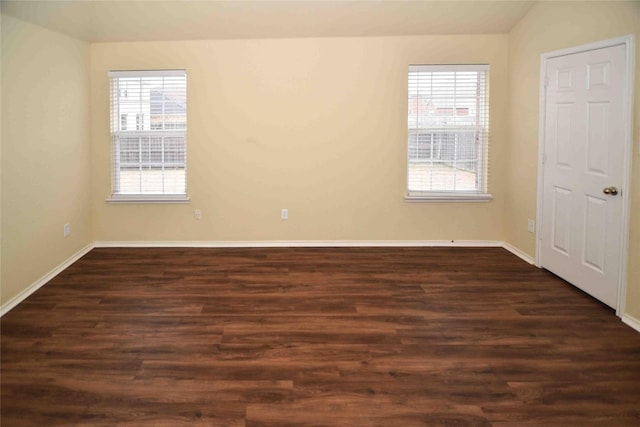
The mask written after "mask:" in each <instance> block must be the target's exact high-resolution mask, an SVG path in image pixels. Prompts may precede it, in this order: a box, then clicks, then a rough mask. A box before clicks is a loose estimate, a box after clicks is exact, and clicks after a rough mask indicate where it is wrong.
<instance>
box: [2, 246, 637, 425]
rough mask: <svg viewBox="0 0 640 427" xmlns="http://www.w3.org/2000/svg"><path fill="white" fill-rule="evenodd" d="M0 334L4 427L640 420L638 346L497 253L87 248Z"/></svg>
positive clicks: (567, 293) (535, 272)
mask: <svg viewBox="0 0 640 427" xmlns="http://www.w3.org/2000/svg"><path fill="white" fill-rule="evenodd" d="M0 328H1V339H2V341H1V343H0V346H1V357H2V359H1V369H2V372H1V377H0V382H1V398H2V400H1V402H0V406H1V408H0V409H1V413H0V415H1V419H0V423H1V425H2V426H183V425H184V426H186V425H190V426H191V425H193V426H198V425H202V426H205V425H206V426H236V427H240V426H252V427H258V426H402V427H412V426H425V425H427V426H491V425H494V426H512V425H517V426H541V425H544V426H637V425H640V334H638V333H637V332H635V331H633V330H632V329H631V328H629V327H627V326H626V325H624V324H623V323H622V322H620V320H619V319H618V318H616V317H615V314H614V313H613V312H612V310H610V309H609V308H607V307H605V306H604V305H602V304H600V303H598V302H597V301H595V300H593V299H592V298H590V297H589V296H587V295H585V294H584V293H582V292H581V291H579V290H577V289H576V288H574V287H572V286H570V285H569V284H567V283H565V282H564V281H562V280H560V279H558V278H557V277H555V276H554V275H552V274H550V273H548V272H546V271H544V270H539V269H537V268H535V267H533V266H531V265H528V264H526V263H524V262H522V261H521V260H520V259H518V258H516V257H515V256H513V255H511V254H510V253H508V252H506V251H505V250H503V249H500V248H253V249H247V248H235V249H205V248H198V249H189V248H153V249H152V248H103V249H94V250H92V251H91V252H89V253H88V254H87V255H85V256H84V257H83V258H82V259H80V260H79V261H78V262H76V263H74V264H73V265H72V266H70V267H69V268H68V269H67V270H65V271H64V272H62V273H61V274H60V275H58V276H57V277H55V278H54V279H52V280H51V281H50V282H49V283H48V284H47V285H46V286H44V287H43V288H41V289H40V290H38V291H37V292H36V293H34V294H33V295H32V296H30V297H29V298H28V299H27V300H26V301H24V302H23V303H21V304H20V305H19V306H18V307H16V308H15V309H13V310H12V311H10V312H9V313H7V314H6V315H5V316H4V317H3V318H2V319H1V320H0Z"/></svg>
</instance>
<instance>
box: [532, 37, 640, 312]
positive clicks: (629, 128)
mask: <svg viewBox="0 0 640 427" xmlns="http://www.w3.org/2000/svg"><path fill="white" fill-rule="evenodd" d="M619 45H624V46H625V55H626V57H625V70H624V71H625V76H624V88H623V94H624V95H623V96H624V98H623V100H622V103H623V104H622V110H623V118H622V120H623V126H624V141H623V144H624V145H623V150H624V153H623V157H624V164H623V171H622V181H623V182H622V189H623V190H622V191H621V193H620V197H621V198H622V224H621V228H622V230H621V233H620V235H621V240H620V265H619V266H618V270H619V278H618V300H617V302H616V315H617V316H618V317H621V316H622V314H623V310H624V303H625V299H626V284H627V258H628V256H629V221H630V218H631V216H630V213H631V206H630V201H631V199H630V191H629V189H630V184H631V160H632V156H633V80H634V65H635V64H634V61H635V56H634V54H635V38H634V36H633V34H629V35H626V36H622V37H616V38H612V39H607V40H601V41H597V42H593V43H587V44H583V45H580V46H574V47H570V48H567V49H560V50H554V51H552V52H546V53H543V54H542V55H540V108H539V118H538V192H537V193H538V195H537V211H536V218H537V224H536V259H535V263H536V266H538V267H540V268H541V267H542V257H541V251H542V245H541V239H542V228H543V226H544V224H543V216H542V215H543V203H544V164H543V162H544V153H545V117H546V104H547V99H546V91H545V86H546V70H547V62H548V61H549V60H550V59H552V58H557V57H560V56H566V55H572V54H575V53H582V52H588V51H591V50H596V49H602V48H608V47H613V46H619ZM638 149H639V150H640V147H638Z"/></svg>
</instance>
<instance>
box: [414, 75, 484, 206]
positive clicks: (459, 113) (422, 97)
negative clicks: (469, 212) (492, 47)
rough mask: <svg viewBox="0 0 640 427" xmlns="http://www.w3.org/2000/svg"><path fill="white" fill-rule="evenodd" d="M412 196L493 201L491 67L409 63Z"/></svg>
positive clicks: (431, 198) (430, 198)
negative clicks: (490, 173)
mask: <svg viewBox="0 0 640 427" xmlns="http://www.w3.org/2000/svg"><path fill="white" fill-rule="evenodd" d="M408 93H409V109H408V135H409V140H408V144H407V145H408V162H407V165H408V166H407V189H408V191H407V199H408V200H422V199H424V200H489V199H491V195H490V194H488V187H487V184H488V142H489V66H488V65H410V66H409V91H408Z"/></svg>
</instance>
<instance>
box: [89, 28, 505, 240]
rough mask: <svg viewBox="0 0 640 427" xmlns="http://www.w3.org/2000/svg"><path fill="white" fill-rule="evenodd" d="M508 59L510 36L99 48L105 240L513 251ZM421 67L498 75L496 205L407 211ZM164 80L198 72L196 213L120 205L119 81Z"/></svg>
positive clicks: (101, 233)
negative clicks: (115, 141)
mask: <svg viewBox="0 0 640 427" xmlns="http://www.w3.org/2000/svg"><path fill="white" fill-rule="evenodd" d="M507 48H508V44H507V36H506V35H484V36H426V37H383V38H334V39H331V38H327V39H287V40H235V41H191V42H145V43H106V44H94V45H92V46H91V52H92V55H91V81H92V85H91V89H92V122H91V123H92V144H93V149H92V153H93V161H92V172H93V202H94V204H93V206H94V236H95V239H96V240H97V241H123V240H124V241H139V240H142V241H163V240H165V241H258V240H424V239H472V240H477V239H488V240H502V239H503V212H504V209H503V208H504V183H505V181H506V180H505V175H504V160H505V157H504V152H505V150H506V145H507V141H506V131H507V126H506V121H505V120H504V117H505V115H506V113H507ZM412 63H444V64H456V63H489V64H491V102H492V103H491V130H492V145H491V160H492V162H493V164H492V168H491V173H492V176H491V181H490V185H491V187H492V190H491V191H492V193H493V195H494V196H495V200H494V201H492V202H489V203H405V202H404V201H403V195H404V192H405V182H406V146H407V142H406V139H407V131H406V123H407V121H406V115H407V87H406V86H407V66H408V64H412ZM154 68H186V69H187V73H188V115H189V116H188V117H189V118H188V120H189V122H188V167H189V171H188V186H189V190H188V192H189V196H190V198H191V203H189V204H186V205H113V204H108V203H106V202H105V199H106V198H107V197H109V195H110V138H109V122H108V120H109V110H108V108H109V107H108V105H109V99H108V87H109V83H108V79H107V72H108V71H109V70H118V69H154ZM281 208H288V209H289V216H290V219H289V220H288V221H282V220H281V219H280V209H281ZM194 209H201V210H202V220H200V221H196V220H195V219H194V213H193V212H194Z"/></svg>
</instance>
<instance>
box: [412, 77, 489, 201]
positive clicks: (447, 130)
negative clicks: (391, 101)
mask: <svg viewBox="0 0 640 427" xmlns="http://www.w3.org/2000/svg"><path fill="white" fill-rule="evenodd" d="M465 71H474V72H481V73H483V75H482V78H483V79H484V82H483V86H484V89H485V91H484V94H482V96H480V95H479V96H478V98H477V99H478V101H477V102H478V104H477V105H476V109H478V111H479V109H480V108H482V109H483V110H482V115H481V119H482V120H479V121H481V123H476V124H475V125H474V126H473V127H464V126H460V125H458V126H455V125H454V126H446V125H444V126H442V125H441V126H439V127H426V128H420V127H419V126H418V124H419V123H418V120H416V126H415V127H411V126H410V119H411V111H410V107H408V108H407V138H406V141H407V151H406V154H407V157H406V167H407V171H406V172H407V173H406V188H405V191H406V192H405V197H404V199H405V201H407V202H488V201H490V200H492V199H493V196H492V195H491V194H490V192H489V186H488V184H489V141H490V132H489V110H490V88H489V86H490V84H489V83H490V76H491V74H490V66H489V65H487V64H463V65H460V64H456V65H444V64H438V65H427V64H421V65H413V64H412V65H409V69H408V73H407V101H408V104H410V103H411V99H412V98H411V95H412V91H411V88H410V81H409V79H410V76H411V73H416V72H418V73H419V72H425V73H437V72H448V73H452V72H465ZM416 99H417V103H419V102H420V101H419V100H420V98H416ZM416 108H418V107H416ZM460 108H462V107H460ZM437 109H442V108H440V107H437ZM450 109H451V110H452V111H453V112H454V113H455V114H456V115H457V111H458V109H459V107H458V104H456V105H453V106H452V107H450ZM470 130H471V131H473V132H474V133H475V138H476V139H477V138H480V148H479V149H478V152H477V156H478V157H479V159H478V161H477V168H478V171H477V172H476V177H477V179H478V180H479V182H478V184H477V186H476V190H472V191H469V190H453V189H452V190H441V191H434V190H430V191H416V190H410V172H411V170H410V168H411V147H412V141H411V139H412V137H415V142H414V144H415V146H416V147H417V148H416V150H419V144H420V143H419V139H420V135H429V134H431V135H432V137H431V139H432V141H433V140H434V137H433V135H434V134H436V133H441V134H442V135H448V134H453V135H455V136H454V138H458V137H459V135H461V134H462V132H468V131H470ZM454 147H456V149H457V147H458V146H457V144H454ZM433 148H434V145H433V142H432V144H431V147H430V150H433ZM431 157H433V156H431ZM456 161H457V159H454V163H455V162H456ZM440 162H445V161H438V162H437V163H440ZM461 162H466V163H468V162H470V160H463V161H461ZM432 163H433V161H432Z"/></svg>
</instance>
